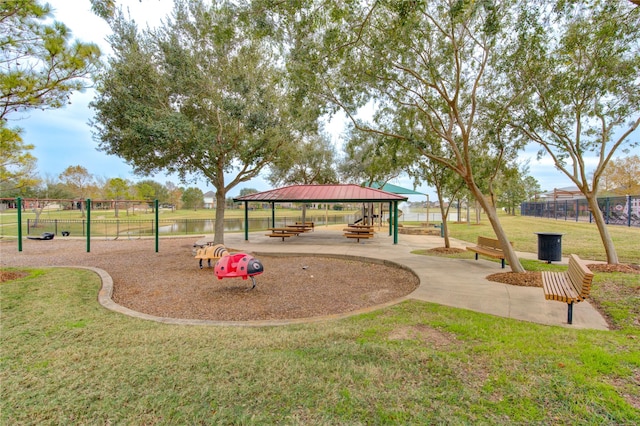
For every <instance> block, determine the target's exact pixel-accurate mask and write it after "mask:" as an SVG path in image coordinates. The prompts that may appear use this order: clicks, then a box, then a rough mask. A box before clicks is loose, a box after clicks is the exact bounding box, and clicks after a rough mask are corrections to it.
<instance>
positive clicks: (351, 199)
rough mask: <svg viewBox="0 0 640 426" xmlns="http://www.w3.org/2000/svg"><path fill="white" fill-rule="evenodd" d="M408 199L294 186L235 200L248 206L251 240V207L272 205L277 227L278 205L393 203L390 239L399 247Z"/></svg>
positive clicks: (358, 189)
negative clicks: (400, 211) (252, 204)
mask: <svg viewBox="0 0 640 426" xmlns="http://www.w3.org/2000/svg"><path fill="white" fill-rule="evenodd" d="M407 200H408V197H404V196H402V195H398V194H393V193H391V192H387V191H383V190H381V189H375V188H367V187H362V186H358V185H353V184H348V185H291V186H286V187H284V188H277V189H272V190H269V191H264V192H258V193H255V194H249V195H245V196H242V197H237V198H234V199H233V201H235V202H243V203H244V239H245V241H248V240H249V203H250V202H261V203H265V202H267V203H271V218H272V223H275V214H276V213H275V204H276V203H389V216H390V217H389V235H393V243H394V244H397V243H398V202H400V201H407Z"/></svg>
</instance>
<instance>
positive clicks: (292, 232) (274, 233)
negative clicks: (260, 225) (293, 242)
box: [265, 228, 304, 242]
mask: <svg viewBox="0 0 640 426" xmlns="http://www.w3.org/2000/svg"><path fill="white" fill-rule="evenodd" d="M269 231H271V233H270V234H265V236H267V237H271V238H273V237H275V238H282V242H284V239H285V238H289V237H293V236H298V235H300V234H301V233H303V232H304V230H301V229H297V228H269Z"/></svg>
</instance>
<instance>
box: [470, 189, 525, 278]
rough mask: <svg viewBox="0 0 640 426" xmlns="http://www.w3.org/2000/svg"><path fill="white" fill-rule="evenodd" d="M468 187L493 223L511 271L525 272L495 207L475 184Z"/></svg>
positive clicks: (492, 225)
mask: <svg viewBox="0 0 640 426" xmlns="http://www.w3.org/2000/svg"><path fill="white" fill-rule="evenodd" d="M468 186H469V189H470V190H471V192H472V193H473V195H474V196H475V197H476V200H477V201H478V203H479V204H480V206H481V207H482V209H483V210H484V211H485V212H486V213H487V217H488V218H489V222H490V223H491V227H492V228H493V232H494V233H495V234H496V238H498V241H500V245H501V246H502V251H503V252H504V256H505V258H506V259H507V262H509V266H510V267H511V271H513V272H525V270H524V268H523V267H522V264H521V263H520V259H518V256H517V255H516V251H515V249H514V248H513V246H512V245H511V243H509V239H508V238H507V234H506V233H505V232H504V229H502V224H501V223H500V219H499V218H498V213H497V212H496V209H495V207H494V206H493V204H491V203H490V202H489V201H488V200H487V199H486V198H485V197H484V195H483V194H482V192H481V191H480V189H479V188H478V187H477V186H476V185H475V183H474V182H470V183H469V184H468Z"/></svg>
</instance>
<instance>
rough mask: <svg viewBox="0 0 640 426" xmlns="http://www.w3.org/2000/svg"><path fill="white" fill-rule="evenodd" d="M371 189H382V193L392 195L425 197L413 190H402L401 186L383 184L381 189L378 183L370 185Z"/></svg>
mask: <svg viewBox="0 0 640 426" xmlns="http://www.w3.org/2000/svg"><path fill="white" fill-rule="evenodd" d="M371 188H376V189H382V190H383V191H387V192H392V193H394V194H406V195H426V194H424V193H422V192H418V191H414V190H413V189H407V188H403V187H401V186H397V185H393V184H390V183H385V184H384V185H382V187H381V186H380V184H379V183H378V182H374V183H372V184H371Z"/></svg>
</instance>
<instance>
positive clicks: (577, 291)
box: [542, 254, 593, 324]
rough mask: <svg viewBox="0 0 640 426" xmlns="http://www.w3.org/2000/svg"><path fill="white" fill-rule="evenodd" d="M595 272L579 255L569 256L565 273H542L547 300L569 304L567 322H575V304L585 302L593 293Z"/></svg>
mask: <svg viewBox="0 0 640 426" xmlns="http://www.w3.org/2000/svg"><path fill="white" fill-rule="evenodd" d="M592 280H593V272H591V270H589V268H587V266H586V265H585V264H584V262H583V261H582V259H580V257H578V255H575V254H571V255H569V267H568V269H567V271H565V272H552V271H542V288H543V290H544V298H545V299H546V300H556V301H558V302H565V303H566V304H567V322H568V323H569V324H571V323H572V322H573V304H574V303H578V302H582V301H583V300H585V299H586V298H587V297H588V296H589V293H590V292H591V281H592Z"/></svg>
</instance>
